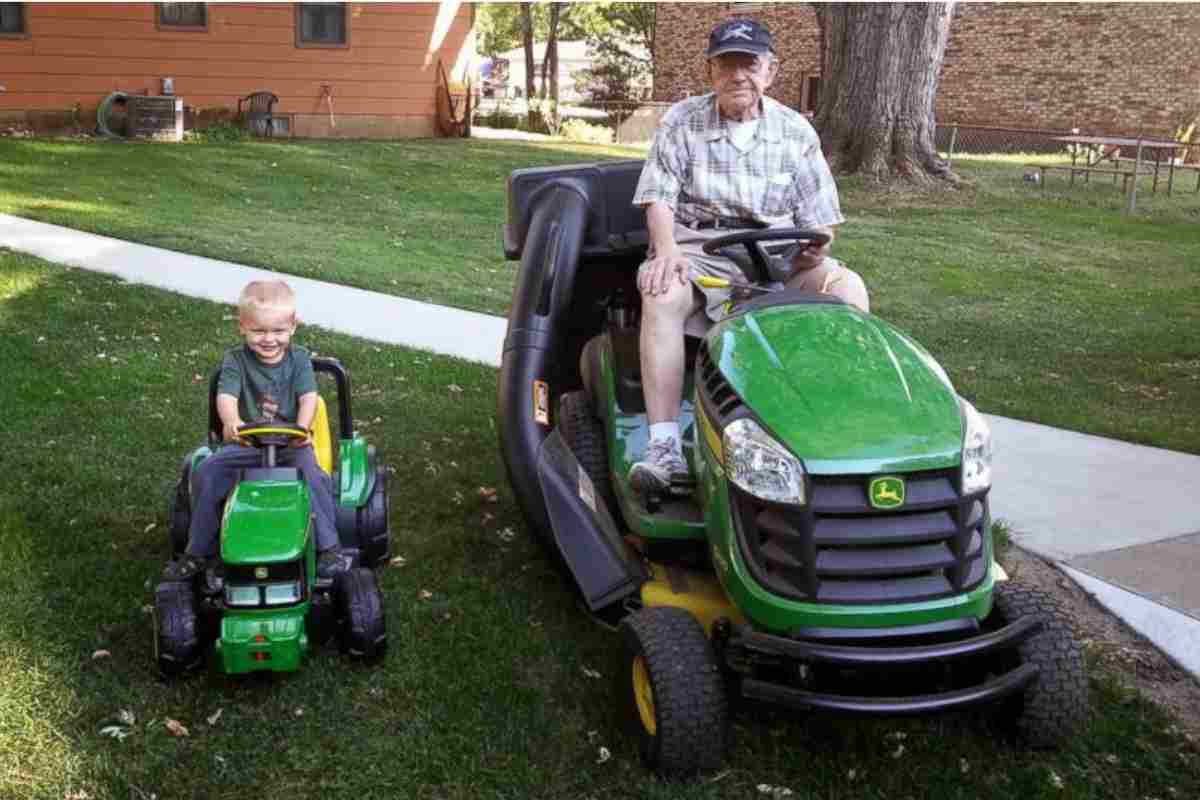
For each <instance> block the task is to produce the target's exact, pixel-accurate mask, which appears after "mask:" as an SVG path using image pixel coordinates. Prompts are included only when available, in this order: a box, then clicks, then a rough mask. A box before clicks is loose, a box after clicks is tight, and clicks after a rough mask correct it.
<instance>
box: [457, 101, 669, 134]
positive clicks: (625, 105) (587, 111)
mask: <svg viewBox="0 0 1200 800" xmlns="http://www.w3.org/2000/svg"><path fill="white" fill-rule="evenodd" d="M670 107H671V104H670V103H656V102H650V101H644V100H600V101H587V102H582V103H562V104H560V105H559V108H558V113H559V118H560V120H559V121H560V123H562V124H566V123H568V122H569V121H571V120H580V121H582V122H584V123H586V124H588V125H590V126H596V127H600V128H604V129H606V130H608V131H610V132H611V137H612V139H611V140H612V141H613V142H614V143H616V144H641V143H645V142H649V141H650V140H651V139H653V138H654V131H655V129H656V128H657V127H658V123H659V120H661V119H662V116H663V114H665V113H666V111H667V109H668V108H670ZM528 108H529V107H528V105H527V104H526V102H525V101H524V100H521V99H504V100H492V99H484V100H481V101H480V103H479V105H478V107H477V108H476V111H475V118H474V119H475V122H474V124H476V125H481V126H483V127H490V128H512V129H519V130H524V129H525V128H526V127H527V119H528ZM534 132H535V133H548V132H549V130H548V129H546V128H545V127H544V126H543V127H542V128H541V129H540V130H537V131H534Z"/></svg>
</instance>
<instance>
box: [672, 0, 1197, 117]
mask: <svg viewBox="0 0 1200 800" xmlns="http://www.w3.org/2000/svg"><path fill="white" fill-rule="evenodd" d="M657 9H658V20H657V28H658V36H657V40H656V42H655V53H654V56H655V78H654V99H655V100H662V101H673V100H678V99H680V98H682V97H686V96H687V95H688V94H700V93H703V92H706V91H708V87H707V84H706V81H705V76H704V48H705V46H706V45H707V43H708V33H709V31H710V30H711V29H712V27H713V25H715V24H716V23H717V22H718V21H719V20H721V19H723V18H725V17H729V16H748V17H753V18H755V19H758V20H761V21H763V22H764V23H766V24H767V25H768V26H770V28H771V31H772V33H773V34H774V35H775V41H776V43H777V47H778V50H779V56H780V59H781V62H782V63H781V68H780V75H779V78H778V79H777V81H776V83H775V86H774V87H772V89H771V91H770V94H771V95H772V96H773V97H775V98H776V99H778V100H780V101H782V102H784V103H787V104H788V105H790V106H793V107H796V108H801V109H803V110H810V109H812V108H813V107H815V104H816V97H815V94H816V92H817V91H818V86H819V76H820V55H819V52H820V36H819V32H818V30H817V22H816V17H815V15H814V14H813V11H812V7H811V6H810V5H809V4H807V3H786V4H785V3H780V4H775V3H678V4H677V3H662V4H659V5H658V6H657ZM1197 43H1200V3H1179V4H1175V3H1112V4H1090V3H1063V4H1059V3H1046V4H1042V3H960V4H959V5H958V6H957V7H956V9H955V12H954V21H953V22H952V23H951V27H950V43H949V45H947V48H946V58H945V65H944V67H943V69H942V80H941V84H940V87H939V90H938V96H937V100H936V114H937V118H938V121H939V122H943V123H951V122H957V123H961V124H968V125H994V126H1006V127H1015V128H1031V129H1068V128H1079V129H1081V130H1084V131H1087V132H1093V133H1113V134H1118V133H1128V134H1133V135H1136V134H1144V135H1148V136H1171V135H1173V134H1174V133H1175V129H1176V127H1177V126H1179V125H1180V124H1182V123H1184V122H1185V121H1190V120H1191V119H1192V118H1194V117H1195V116H1196V115H1197V114H1200V47H1198V46H1197Z"/></svg>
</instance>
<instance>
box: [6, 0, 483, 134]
mask: <svg viewBox="0 0 1200 800" xmlns="http://www.w3.org/2000/svg"><path fill="white" fill-rule="evenodd" d="M474 49H475V40H474V8H473V6H472V4H470V3H463V2H440V3H262V4H257V3H255V4H251V3H228V4H226V3H95V4H93V3H64V4H57V3H0V126H3V125H14V124H16V125H28V126H30V127H35V128H36V127H55V126H57V125H62V124H64V123H70V122H71V121H72V119H73V118H78V119H79V121H80V124H82V125H84V126H86V127H90V126H91V124H92V123H93V122H94V120H95V113H96V108H97V106H99V105H100V103H101V102H102V101H103V100H104V98H105V97H107V96H108V95H109V93H111V92H113V91H123V92H127V93H129V94H149V95H159V94H162V93H163V90H164V81H165V80H166V79H170V84H171V89H172V90H173V92H174V94H175V96H177V97H179V98H181V99H182V100H183V102H184V104H185V105H186V106H187V107H188V108H190V109H193V110H194V111H195V112H199V113H204V112H207V113H210V114H211V113H221V112H223V113H226V114H227V113H229V111H231V110H234V109H236V108H237V104H238V98H240V97H243V96H247V95H249V94H251V93H252V92H258V91H266V92H271V93H274V94H275V95H276V96H278V98H279V100H278V103H276V105H275V107H274V109H273V112H274V113H275V115H276V116H277V117H279V118H280V122H277V123H276V124H275V129H276V130H277V131H279V132H284V131H287V132H288V133H290V135H293V136H306V137H354V138H357V137H372V138H401V137H417V136H433V135H436V106H435V102H436V97H437V87H438V85H439V70H438V62H439V61H440V62H442V64H444V65H445V69H446V70H447V72H448V73H449V74H450V75H451V76H452V77H461V76H462V75H464V74H465V73H466V71H467V70H468V69H469V67H470V66H471V61H472V59H473V57H474Z"/></svg>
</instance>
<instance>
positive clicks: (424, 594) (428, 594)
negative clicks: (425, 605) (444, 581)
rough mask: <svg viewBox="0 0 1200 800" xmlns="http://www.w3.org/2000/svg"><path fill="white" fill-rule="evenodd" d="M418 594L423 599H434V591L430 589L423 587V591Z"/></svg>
mask: <svg viewBox="0 0 1200 800" xmlns="http://www.w3.org/2000/svg"><path fill="white" fill-rule="evenodd" d="M417 596H418V597H420V598H421V599H422V600H432V599H433V592H431V591H429V590H428V589H422V590H421V591H420V592H419V593H418V594H417Z"/></svg>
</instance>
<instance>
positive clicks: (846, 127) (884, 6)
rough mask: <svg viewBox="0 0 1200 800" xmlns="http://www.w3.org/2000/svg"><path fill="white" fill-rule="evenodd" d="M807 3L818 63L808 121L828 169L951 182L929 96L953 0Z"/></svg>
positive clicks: (933, 88)
mask: <svg viewBox="0 0 1200 800" xmlns="http://www.w3.org/2000/svg"><path fill="white" fill-rule="evenodd" d="M813 8H814V9H815V10H816V15H817V24H818V25H819V26H820V28H821V64H822V69H821V100H820V104H819V105H818V108H817V114H816V118H815V119H814V120H813V124H814V126H815V127H816V129H817V131H818V132H819V133H820V134H821V145H822V147H823V149H824V150H825V157H826V159H827V160H828V161H829V166H830V168H831V169H832V170H833V171H834V172H835V173H837V174H841V175H847V174H853V173H858V174H862V175H867V176H870V177H873V178H876V179H879V180H889V179H892V178H905V179H909V180H914V181H928V180H932V179H934V178H942V179H946V180H951V181H954V180H957V178H956V177H955V175H954V173H952V172H951V171H950V165H949V164H947V163H946V162H945V161H943V160H942V159H941V158H939V157H938V154H937V151H936V150H935V149H934V143H933V136H934V130H935V123H934V117H933V99H934V95H935V94H936V92H937V84H938V78H939V76H940V75H941V71H942V58H943V56H944V54H945V52H946V42H947V41H948V40H949V38H950V20H951V18H952V16H953V14H954V3H953V2H942V3H864V4H857V3H814V4H813Z"/></svg>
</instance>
